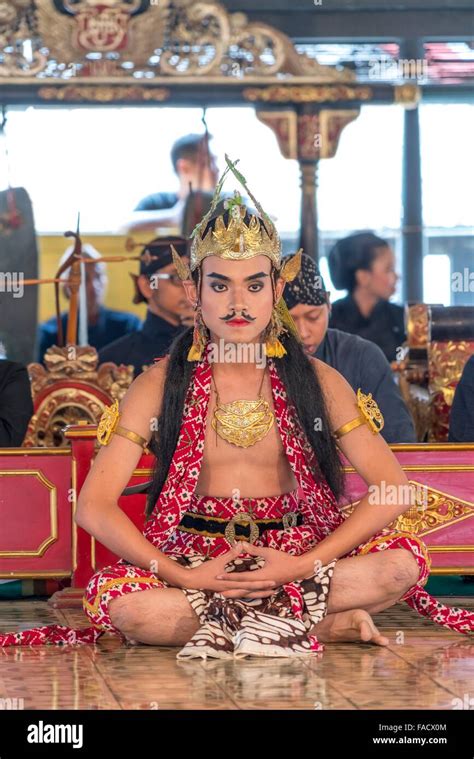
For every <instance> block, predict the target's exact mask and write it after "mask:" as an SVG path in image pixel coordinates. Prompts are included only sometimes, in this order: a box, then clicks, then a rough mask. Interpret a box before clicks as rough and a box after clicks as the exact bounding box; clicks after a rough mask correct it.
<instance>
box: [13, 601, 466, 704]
mask: <svg viewBox="0 0 474 759" xmlns="http://www.w3.org/2000/svg"><path fill="white" fill-rule="evenodd" d="M441 600H443V601H445V602H446V603H448V604H449V605H451V606H456V605H459V606H464V607H467V608H474V599H473V598H470V599H468V598H452V597H450V598H446V599H441ZM375 621H376V624H377V625H378V626H379V627H380V628H381V629H382V630H383V631H384V633H385V634H386V635H387V636H388V637H389V638H390V646H389V647H388V648H379V647H376V646H369V645H367V644H362V643H360V644H359V643H344V644H340V643H338V644H334V643H333V644H328V645H327V646H326V650H325V652H324V653H323V654H321V655H318V656H317V657H311V658H309V659H294V660H289V659H284V660H282V659H265V660H262V659H255V658H254V659H247V660H239V661H233V660H230V661H229V660H227V661H215V660H213V661H208V662H203V661H196V660H194V661H189V662H178V661H177V660H176V658H175V656H176V652H177V650H178V649H174V648H154V647H150V646H121V645H120V644H119V643H118V641H117V639H116V638H113V637H109V636H104V637H103V638H101V640H100V641H99V642H98V643H97V644H96V645H95V646H79V647H75V648H72V647H68V646H66V647H53V646H45V647H35V648H33V647H32V648H3V649H0V699H18V701H16V702H14V703H17V704H21V708H24V709H453V708H455V707H456V706H457V708H459V705H460V704H461V703H464V704H466V703H467V704H468V703H469V699H472V703H474V639H473V638H472V637H470V638H468V637H466V636H464V635H460V634H457V633H453V632H450V631H448V630H446V629H444V628H441V627H438V626H437V625H434V624H433V623H431V622H429V621H427V620H425V619H423V618H421V617H419V616H418V614H416V613H415V612H413V611H411V610H410V609H409V607H408V606H407V605H406V604H398V605H397V606H395V607H392V609H389V610H387V611H385V612H383V613H381V614H378V615H376V616H375ZM54 622H59V623H61V624H68V625H72V626H74V627H83V626H87V621H86V618H85V616H84V615H83V614H82V611H80V610H68V609H53V608H51V607H50V606H48V604H47V603H46V601H41V600H30V601H26V600H23V601H6V600H5V601H1V602H0V628H1V629H2V631H7V630H18V629H26V628H28V627H32V626H38V625H41V624H50V623H54ZM457 699H459V700H457ZM464 708H469V706H467V707H466V705H465V706H464ZM470 708H472V706H471V707H470Z"/></svg>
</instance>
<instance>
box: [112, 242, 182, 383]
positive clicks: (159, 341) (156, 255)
mask: <svg viewBox="0 0 474 759" xmlns="http://www.w3.org/2000/svg"><path fill="white" fill-rule="evenodd" d="M171 244H172V245H174V247H175V248H176V250H177V251H178V253H179V254H180V256H183V257H184V258H185V259H186V260H187V258H188V242H187V240H186V239H185V238H183V237H158V238H156V239H155V240H152V241H151V242H149V243H148V244H147V245H145V246H144V248H143V250H142V253H141V256H140V274H139V275H138V276H136V275H133V274H132V277H133V280H134V283H135V297H134V299H133V302H134V303H146V304H147V314H146V318H145V321H144V323H143V325H142V326H141V328H140V329H139V330H138V331H136V332H133V333H132V334H130V335H126V336H125V337H122V338H120V339H119V340H115V341H114V342H113V343H111V344H110V345H107V346H106V347H105V348H103V349H102V350H101V351H99V361H100V363H101V364H102V363H104V362H105V361H113V362H114V363H115V364H126V365H129V364H133V366H134V369H135V371H134V376H135V377H137V376H138V375H139V374H140V373H141V372H142V371H143V369H144V368H145V367H146V366H149V365H150V364H152V363H153V360H154V359H155V358H159V357H160V356H162V355H164V354H165V353H166V352H167V351H168V348H169V346H170V345H171V343H172V342H173V340H174V338H175V337H176V335H178V334H179V333H180V332H181V331H182V330H183V329H185V328H186V327H189V326H191V325H192V323H193V311H192V308H191V306H190V304H189V301H188V300H187V298H186V294H185V292H184V288H183V285H182V283H181V280H180V279H179V277H178V274H177V272H176V268H175V266H174V264H173V258H172V254H171V248H170V245H171Z"/></svg>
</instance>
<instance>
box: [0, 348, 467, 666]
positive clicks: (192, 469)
mask: <svg viewBox="0 0 474 759" xmlns="http://www.w3.org/2000/svg"><path fill="white" fill-rule="evenodd" d="M269 370H270V379H271V386H272V395H273V405H274V410H275V418H276V421H277V424H278V430H279V433H280V437H281V440H282V443H283V447H284V450H285V452H286V457H287V459H288V461H289V463H290V466H291V468H292V471H293V472H294V475H295V477H296V480H297V482H298V485H299V487H298V490H297V491H295V492H293V493H287V494H284V495H281V496H274V497H272V498H262V499H241V501H240V502H239V503H237V504H236V503H235V502H234V501H233V500H232V499H231V498H228V499H225V498H224V499H222V498H213V497H209V496H202V495H197V494H196V492H195V491H196V484H197V481H198V477H199V472H200V468H201V463H202V457H203V451H204V436H205V421H206V416H207V407H208V401H209V395H210V380H211V366H210V364H209V363H208V361H207V355H205V356H204V357H203V359H202V360H201V361H200V362H198V363H197V365H196V367H195V369H194V375H193V380H192V382H191V384H190V387H189V390H188V393H187V396H186V402H185V407H184V413H183V421H182V425H181V430H180V435H179V438H178V443H177V446H176V450H175V453H174V456H173V459H172V462H171V465H170V469H169V472H168V478H167V481H166V483H165V485H164V488H163V490H162V492H161V494H160V496H159V498H158V500H157V503H156V505H155V508H154V510H153V514H152V515H151V518H150V519H149V521H148V522H147V524H146V526H145V529H144V534H145V536H146V537H147V538H148V540H150V541H151V542H152V543H153V544H154V545H155V546H157V548H159V549H160V550H161V551H163V552H164V553H166V554H167V555H169V556H171V557H172V558H173V559H175V560H176V561H179V562H180V563H182V564H183V565H186V566H188V567H189V569H190V571H192V568H193V567H194V566H196V565H198V564H199V563H201V562H202V561H204V560H206V559H208V558H213V557H214V556H218V555H220V554H222V553H224V552H225V551H227V550H228V549H229V544H228V543H227V541H226V540H225V538H223V537H217V538H212V537H207V536H203V535H195V534H191V533H189V532H184V531H182V530H180V529H179V524H180V522H181V519H182V517H183V514H184V513H185V512H186V511H195V512H197V513H202V514H207V515H210V516H211V515H212V516H213V517H225V518H229V519H230V518H231V517H232V516H233V515H234V514H235V513H236V512H237V510H241V511H247V510H248V509H249V508H250V509H251V510H252V513H253V514H254V515H255V517H256V518H259V519H263V518H269V517H272V518H279V517H281V516H282V515H283V514H284V513H285V512H286V511H298V512H300V513H301V514H302V515H303V517H304V523H303V524H302V525H300V526H297V527H290V528H288V529H286V530H268V531H265V532H263V533H262V534H261V535H260V536H259V538H258V539H257V541H256V545H263V546H268V547H271V548H277V549H280V550H282V551H286V552H288V553H291V554H293V555H298V554H301V553H305V552H307V551H308V550H309V549H310V548H312V547H314V546H315V545H317V544H318V543H319V542H320V541H321V540H323V539H324V538H325V537H326V536H327V535H329V534H330V533H332V532H333V531H334V530H335V529H336V528H337V527H338V526H339V525H340V524H342V522H343V521H344V517H343V515H342V514H341V512H340V510H339V508H338V506H337V503H336V500H335V497H334V494H333V493H332V491H331V490H330V488H329V486H328V484H327V483H326V481H325V480H324V478H323V477H322V476H321V475H316V476H313V474H312V471H314V472H317V471H318V467H317V462H316V461H315V457H314V453H313V451H312V449H311V447H310V445H309V443H308V441H307V438H306V436H305V434H304V432H303V431H302V430H301V428H300V426H299V424H298V423H297V419H296V412H295V410H294V408H293V406H292V405H291V404H289V403H288V401H287V397H286V392H285V388H284V387H283V385H282V383H281V381H280V379H279V377H278V374H277V371H276V367H275V364H274V362H273V361H271V360H270V361H269ZM395 548H404V549H406V550H409V551H411V552H412V554H413V556H414V557H415V559H416V561H417V563H418V566H419V568H420V575H419V578H418V581H417V583H416V585H414V586H413V587H412V588H410V590H409V591H408V592H407V593H406V594H405V595H404V596H403V599H401V600H404V601H406V603H408V604H409V605H410V606H411V607H412V608H413V609H415V610H416V611H418V612H419V613H420V614H423V615H425V616H427V617H429V618H430V619H432V620H433V621H434V622H436V623H438V624H441V625H444V626H445V627H447V628H449V629H451V630H455V631H457V632H463V633H467V632H472V631H473V630H474V613H473V612H470V611H467V610H465V609H458V608H450V607H447V606H445V605H443V604H440V603H439V602H437V601H436V600H435V599H434V598H432V596H430V595H429V594H428V593H427V592H426V591H425V590H424V589H423V585H424V584H426V582H427V579H428V575H429V566H430V562H429V557H428V553H427V549H426V547H425V546H424V544H423V543H422V541H421V540H420V539H419V538H417V537H415V536H413V535H410V534H409V533H401V532H393V531H390V530H383V531H382V532H381V533H379V534H378V535H375V536H374V537H373V538H372V539H371V540H369V541H367V542H366V543H364V544H362V545H360V546H358V547H356V548H354V549H353V550H352V551H351V552H350V553H349V554H347V555H349V556H356V555H360V554H366V553H371V552H377V551H381V550H389V549H395ZM341 558H343V557H341ZM233 564H234V566H233V567H232V569H233V571H242V569H249V568H250V569H251V568H252V567H253V568H256V567H257V566H258V560H256V559H255V558H254V557H248V556H247V557H245V556H244V557H241V558H239V559H237V560H234V562H233ZM335 564H336V560H334V561H333V562H330V563H329V564H328V565H326V566H325V567H322V568H321V569H320V570H319V572H318V573H317V574H316V575H314V576H313V577H311V578H310V579H308V580H305V581H302V582H296V581H295V582H291V583H287V584H285V585H284V586H283V587H282V588H278V589H277V590H276V591H275V593H274V594H272V596H270V597H268V598H264V599H248V600H243V599H227V598H224V597H223V596H222V595H221V594H218V593H212V592H208V591H202V590H187V589H184V590H183V593H184V594H185V595H186V597H187V598H188V600H189V602H190V604H191V606H192V608H193V609H194V611H195V612H196V614H197V616H198V618H199V621H200V624H201V626H200V628H199V629H198V631H197V633H196V634H195V635H194V636H193V638H192V639H191V640H190V641H188V643H187V644H186V645H185V646H184V647H183V649H182V650H181V651H180V652H179V653H178V657H180V658H187V657H193V656H203V657H207V656H210V657H216V658H221V657H225V656H246V655H260V656H295V655H304V654H315V653H318V652H320V651H322V650H323V645H322V643H320V642H319V641H318V640H317V637H316V636H315V635H314V634H311V633H310V630H311V628H312V627H313V626H314V624H316V623H317V622H318V621H320V620H321V619H323V618H324V616H325V614H326V613H327V597H328V594H329V588H330V581H331V577H332V574H333V571H334V566H335ZM164 587H166V583H165V582H164V581H162V580H160V578H159V577H158V576H157V575H156V574H154V573H152V572H149V571H146V570H143V569H141V568H139V567H135V566H132V565H130V564H129V563H128V562H126V561H123V560H121V561H119V562H117V563H116V564H114V565H112V566H110V567H106V568H104V569H102V570H100V571H99V572H97V573H96V574H95V575H94V576H93V577H92V579H91V581H90V583H89V585H88V587H87V589H86V594H85V597H84V609H85V611H86V613H87V615H88V616H89V618H90V619H91V621H92V623H93V627H91V628H86V629H85V630H77V631H76V630H71V629H70V628H67V627H64V626H62V625H53V626H47V627H42V628H37V629H36V630H28V631H23V632H20V633H6V634H4V635H0V645H35V644H41V643H92V642H95V641H96V640H97V638H98V637H100V635H102V634H103V633H104V632H106V631H110V632H114V633H117V634H119V635H121V633H120V631H118V630H117V629H116V628H114V626H113V624H112V622H111V620H110V617H109V614H108V605H109V603H110V601H111V600H112V599H113V598H117V597H119V596H121V595H124V594H125V593H130V592H135V591H140V590H147V589H151V588H164ZM121 637H122V638H123V637H124V636H122V635H121Z"/></svg>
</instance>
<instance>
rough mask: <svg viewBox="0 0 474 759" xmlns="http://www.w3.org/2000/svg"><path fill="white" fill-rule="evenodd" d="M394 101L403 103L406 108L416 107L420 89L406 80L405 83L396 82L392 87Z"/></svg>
mask: <svg viewBox="0 0 474 759" xmlns="http://www.w3.org/2000/svg"><path fill="white" fill-rule="evenodd" d="M393 96H394V102H395V103H398V104H400V105H403V106H404V107H405V108H406V109H407V110H412V109H414V108H417V107H418V103H419V102H420V100H421V89H420V88H419V86H418V85H417V84H412V83H411V82H407V83H406V84H397V85H395V87H394V92H393Z"/></svg>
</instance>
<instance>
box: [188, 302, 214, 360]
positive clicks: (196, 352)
mask: <svg viewBox="0 0 474 759" xmlns="http://www.w3.org/2000/svg"><path fill="white" fill-rule="evenodd" d="M208 337H209V334H208V331H207V327H206V325H205V324H204V321H203V318H202V313H201V306H197V307H196V313H195V314H194V331H193V344H192V345H191V347H190V349H189V353H188V361H200V360H201V358H202V354H203V351H204V348H205V347H206V343H207V340H208Z"/></svg>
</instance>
